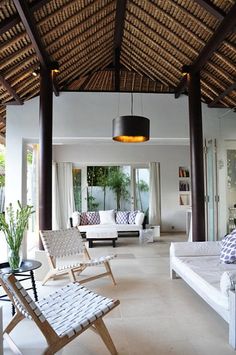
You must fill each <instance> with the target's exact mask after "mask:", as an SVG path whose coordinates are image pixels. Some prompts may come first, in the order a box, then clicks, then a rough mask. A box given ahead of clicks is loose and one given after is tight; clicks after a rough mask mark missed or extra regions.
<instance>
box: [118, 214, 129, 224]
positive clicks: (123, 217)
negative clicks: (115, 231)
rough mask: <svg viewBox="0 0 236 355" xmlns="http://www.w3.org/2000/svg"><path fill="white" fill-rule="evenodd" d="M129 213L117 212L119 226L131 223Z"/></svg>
mask: <svg viewBox="0 0 236 355" xmlns="http://www.w3.org/2000/svg"><path fill="white" fill-rule="evenodd" d="M129 213H130V212H129V211H117V212H116V223H117V224H128V223H129Z"/></svg>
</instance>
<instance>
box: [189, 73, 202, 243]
mask: <svg viewBox="0 0 236 355" xmlns="http://www.w3.org/2000/svg"><path fill="white" fill-rule="evenodd" d="M188 86H189V89H188V98H189V128H190V158H191V184H192V237H193V241H194V242H196V241H205V200H204V169H203V167H204V164H203V135H202V107H201V86H200V73H199V72H195V73H194V72H191V70H190V73H189V74H188Z"/></svg>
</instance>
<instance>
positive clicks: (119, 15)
mask: <svg viewBox="0 0 236 355" xmlns="http://www.w3.org/2000/svg"><path fill="white" fill-rule="evenodd" d="M126 3H127V0H116V17H115V31H114V65H115V91H120V51H121V43H122V38H123V33H124V24H125V10H126Z"/></svg>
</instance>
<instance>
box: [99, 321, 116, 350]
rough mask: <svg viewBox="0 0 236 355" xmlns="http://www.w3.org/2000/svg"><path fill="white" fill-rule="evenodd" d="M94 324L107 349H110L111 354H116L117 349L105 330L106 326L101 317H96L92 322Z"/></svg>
mask: <svg viewBox="0 0 236 355" xmlns="http://www.w3.org/2000/svg"><path fill="white" fill-rule="evenodd" d="M94 326H95V328H96V329H97V331H98V333H99V335H100V337H101V338H102V340H103V342H104V343H105V345H106V347H107V349H108V350H109V351H110V353H111V354H112V355H117V354H118V353H117V350H116V348H115V345H114V343H113V341H112V339H111V336H110V334H109V332H108V330H107V327H106V326H105V324H104V322H103V320H102V319H101V318H99V319H97V320H96V321H95V322H94Z"/></svg>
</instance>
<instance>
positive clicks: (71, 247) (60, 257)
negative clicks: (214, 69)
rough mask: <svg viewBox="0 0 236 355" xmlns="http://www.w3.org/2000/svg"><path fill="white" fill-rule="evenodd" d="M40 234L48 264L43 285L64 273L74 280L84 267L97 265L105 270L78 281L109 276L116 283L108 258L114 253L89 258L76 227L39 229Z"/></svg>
mask: <svg viewBox="0 0 236 355" xmlns="http://www.w3.org/2000/svg"><path fill="white" fill-rule="evenodd" d="M40 236H41V239H42V242H43V246H44V249H45V251H46V252H47V255H48V260H49V265H50V270H49V272H48V273H47V275H46V277H45V278H44V280H43V285H44V284H45V283H46V282H47V281H48V280H49V279H53V278H55V277H56V276H59V275H62V274H65V273H68V274H69V277H70V280H71V281H76V276H78V275H79V274H80V273H81V272H82V271H83V270H84V269H85V268H86V267H89V266H97V265H104V266H105V268H106V272H104V273H100V274H96V275H94V276H91V277H88V278H84V279H80V280H79V281H80V283H84V282H88V281H92V280H94V279H97V278H99V277H103V276H110V277H111V279H112V282H113V283H114V285H115V284H116V282H115V279H114V276H113V274H112V271H111V267H110V260H112V259H114V257H115V256H116V255H106V256H100V257H98V258H94V259H91V258H90V256H89V253H88V250H87V249H86V247H85V245H84V243H83V240H82V237H81V234H80V232H79V230H78V229H77V228H70V229H65V230H53V231H52V230H47V231H40ZM75 259H76V260H75Z"/></svg>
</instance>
